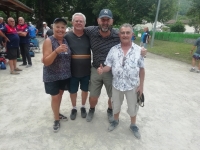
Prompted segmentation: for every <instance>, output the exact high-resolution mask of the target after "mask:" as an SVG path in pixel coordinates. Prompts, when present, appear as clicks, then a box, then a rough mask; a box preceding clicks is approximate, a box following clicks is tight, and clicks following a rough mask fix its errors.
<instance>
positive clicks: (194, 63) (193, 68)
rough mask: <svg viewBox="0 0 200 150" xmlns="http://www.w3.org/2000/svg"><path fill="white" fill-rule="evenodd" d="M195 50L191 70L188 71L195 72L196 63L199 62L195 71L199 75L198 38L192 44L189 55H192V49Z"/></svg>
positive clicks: (199, 52)
mask: <svg viewBox="0 0 200 150" xmlns="http://www.w3.org/2000/svg"><path fill="white" fill-rule="evenodd" d="M195 48H197V50H196V52H195V53H194V54H193V56H192V68H191V69H190V71H191V72H194V71H195V66H196V61H199V67H198V70H197V71H196V72H197V73H200V37H199V38H198V39H197V40H196V42H195V43H194V46H193V47H192V49H191V51H190V53H191V54H192V53H193V51H194V49H195Z"/></svg>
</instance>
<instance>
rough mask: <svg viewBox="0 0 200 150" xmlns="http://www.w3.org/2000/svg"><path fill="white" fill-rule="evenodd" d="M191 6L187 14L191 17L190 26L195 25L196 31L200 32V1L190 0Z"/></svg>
mask: <svg viewBox="0 0 200 150" xmlns="http://www.w3.org/2000/svg"><path fill="white" fill-rule="evenodd" d="M190 1H191V8H190V9H189V11H188V13H187V15H188V17H190V23H189V25H190V26H194V28H195V32H196V33H200V11H199V10H200V1H199V0H190Z"/></svg>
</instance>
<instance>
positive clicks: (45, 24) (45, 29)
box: [43, 22, 50, 39]
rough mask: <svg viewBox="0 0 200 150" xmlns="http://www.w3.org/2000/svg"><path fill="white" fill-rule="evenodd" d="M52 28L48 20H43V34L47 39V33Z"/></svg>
mask: <svg viewBox="0 0 200 150" xmlns="http://www.w3.org/2000/svg"><path fill="white" fill-rule="evenodd" d="M49 29H50V28H49V27H48V26H47V23H46V22H43V36H44V38H45V39H46V37H45V35H46V33H47V31H48V30H49Z"/></svg>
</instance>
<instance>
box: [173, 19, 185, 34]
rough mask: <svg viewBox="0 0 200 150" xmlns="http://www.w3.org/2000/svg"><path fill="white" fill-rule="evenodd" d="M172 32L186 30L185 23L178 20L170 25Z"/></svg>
mask: <svg viewBox="0 0 200 150" xmlns="http://www.w3.org/2000/svg"><path fill="white" fill-rule="evenodd" d="M170 31H171V32H185V27H184V24H183V23H182V22H180V21H177V22H176V23H174V24H173V25H171V26H170Z"/></svg>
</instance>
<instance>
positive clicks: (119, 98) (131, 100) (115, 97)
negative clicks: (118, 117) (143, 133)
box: [111, 87, 139, 117]
mask: <svg viewBox="0 0 200 150" xmlns="http://www.w3.org/2000/svg"><path fill="white" fill-rule="evenodd" d="M124 95H125V97H126V100H127V105H128V109H127V112H128V114H129V115H130V117H134V116H136V115H137V112H138V110H139V105H138V104H137V93H136V88H134V89H133V90H130V91H119V90H117V89H116V88H114V87H112V98H111V101H112V107H113V113H114V114H117V113H119V112H120V110H121V105H122V103H123V100H124Z"/></svg>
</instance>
